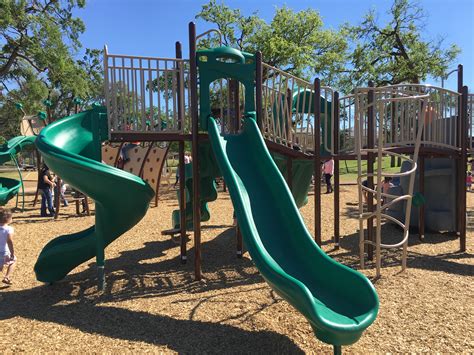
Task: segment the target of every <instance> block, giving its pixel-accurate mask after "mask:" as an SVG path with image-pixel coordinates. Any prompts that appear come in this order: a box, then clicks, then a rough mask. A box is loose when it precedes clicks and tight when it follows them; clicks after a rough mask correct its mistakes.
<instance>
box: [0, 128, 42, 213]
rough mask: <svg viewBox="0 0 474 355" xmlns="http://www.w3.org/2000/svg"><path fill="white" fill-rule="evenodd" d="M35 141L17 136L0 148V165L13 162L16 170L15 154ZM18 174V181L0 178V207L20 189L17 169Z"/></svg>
mask: <svg viewBox="0 0 474 355" xmlns="http://www.w3.org/2000/svg"><path fill="white" fill-rule="evenodd" d="M35 139H36V137H35V136H18V137H15V138H12V139H10V140H9V141H8V142H6V143H5V144H3V145H2V146H0V164H4V163H6V162H7V161H10V160H13V161H14V162H15V164H16V165H17V168H18V162H17V161H16V158H15V156H16V154H17V153H19V152H20V151H21V150H22V149H23V147H25V146H27V145H31V144H34V142H35ZM18 173H19V175H20V180H16V179H10V178H6V177H0V205H5V204H6V203H7V202H8V201H9V200H11V199H12V198H13V197H15V196H16V194H18V191H19V190H20V188H21V187H22V185H23V181H22V178H21V172H20V170H19V168H18Z"/></svg>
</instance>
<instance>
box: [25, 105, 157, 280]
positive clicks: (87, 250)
mask: <svg viewBox="0 0 474 355" xmlns="http://www.w3.org/2000/svg"><path fill="white" fill-rule="evenodd" d="M106 122H107V119H106V113H105V109H104V108H94V109H92V110H89V111H84V112H81V113H78V114H76V115H73V116H70V117H67V118H63V119H61V120H59V121H56V122H54V123H52V124H50V125H48V126H47V127H46V128H44V129H43V130H42V131H41V133H40V135H39V136H38V139H37V141H36V146H37V147H38V149H39V150H40V152H41V154H42V156H43V158H44V161H45V162H46V164H47V165H48V166H49V167H50V169H52V170H53V171H54V172H55V173H57V174H58V175H59V176H61V178H62V179H63V180H65V181H66V182H67V183H68V184H70V185H71V186H73V187H75V188H76V189H78V190H80V191H81V192H83V193H85V194H86V195H88V196H90V197H91V198H92V199H93V200H94V201H95V206H96V209H95V225H94V226H92V227H90V228H87V229H86V230H84V231H81V232H78V233H73V234H69V235H63V236H60V237H57V238H55V239H53V240H52V241H50V242H49V243H48V244H47V245H46V246H45V247H44V248H43V250H42V251H41V253H40V255H39V257H38V260H37V261H36V264H35V268H34V269H35V273H36V278H37V279H38V280H39V281H43V282H55V281H58V280H60V279H62V278H64V277H65V276H66V275H67V274H68V273H69V272H70V271H71V270H72V269H74V268H75V267H76V266H78V265H80V264H82V263H83V262H85V261H87V260H89V259H91V258H93V257H94V256H96V257H97V264H98V266H99V267H101V266H103V259H104V257H103V253H104V249H105V247H106V246H107V245H108V244H110V243H111V242H113V241H114V240H115V239H116V238H118V237H119V236H120V235H122V234H123V233H125V232H126V231H127V230H129V229H130V228H132V227H133V226H134V225H135V224H136V223H138V222H139V221H140V220H141V219H142V217H143V216H144V215H145V213H146V211H147V209H148V206H149V202H150V201H151V199H152V198H153V196H154V192H153V189H152V188H151V187H150V186H149V185H148V184H147V183H146V182H145V181H143V180H142V179H140V178H139V177H137V176H135V175H132V174H130V173H127V172H125V171H122V170H119V169H116V168H113V167H111V166H108V165H105V164H102V163H100V154H101V153H100V146H101V141H102V140H105V139H106V135H107V132H108V130H107V123H106ZM101 264H102V265H101Z"/></svg>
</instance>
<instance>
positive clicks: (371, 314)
mask: <svg viewBox="0 0 474 355" xmlns="http://www.w3.org/2000/svg"><path fill="white" fill-rule="evenodd" d="M208 129H209V137H210V140H211V143H212V146H213V149H214V152H215V155H216V158H217V161H218V164H219V167H220V169H221V171H222V173H223V175H224V178H225V181H226V183H227V185H228V187H229V192H230V195H231V198H232V202H233V204H234V208H235V211H236V214H237V219H238V222H239V226H240V227H241V231H242V235H243V238H244V241H245V245H246V247H247V249H248V251H249V253H250V255H251V257H252V260H253V261H254V263H255V265H256V266H257V268H258V270H259V271H260V273H261V275H262V276H263V278H264V279H265V280H266V281H267V282H268V284H269V285H270V286H271V287H272V288H273V289H274V290H275V291H276V292H277V293H278V294H279V295H280V296H281V297H283V298H284V299H286V300H287V301H288V302H289V303H290V304H291V305H293V306H294V307H295V308H296V309H297V310H298V311H299V312H301V313H302V314H303V315H304V316H305V317H306V319H307V320H308V321H309V322H310V324H311V326H312V328H313V330H314V332H315V335H316V337H317V338H318V339H320V340H322V341H324V342H326V343H329V344H333V345H335V346H337V347H338V346H341V345H349V344H353V343H355V342H356V341H357V340H358V339H359V338H360V337H361V335H362V332H363V331H364V330H365V329H366V328H367V327H368V326H369V325H371V324H372V322H373V321H374V320H375V318H376V316H377V312H378V307H379V302H378V296H377V293H376V291H375V289H374V287H373V285H372V284H371V283H370V281H369V280H368V279H367V278H366V277H365V276H364V275H362V274H361V273H359V272H357V271H355V270H352V269H350V268H349V267H346V266H344V265H342V264H339V263H337V262H336V261H334V260H333V259H332V258H330V257H329V256H328V255H326V254H325V253H324V252H323V251H322V250H321V249H320V248H319V247H318V246H317V244H316V243H315V242H314V240H313V238H312V237H311V234H310V233H309V231H308V230H307V229H306V226H305V224H304V222H303V220H302V218H301V215H300V214H299V212H298V208H297V207H296V204H295V201H294V199H293V198H292V196H291V192H290V191H289V189H288V187H287V185H286V183H285V180H284V179H283V176H282V175H281V173H280V172H279V170H278V168H277V166H276V165H275V163H274V162H273V160H272V158H271V156H270V153H269V152H268V150H267V148H266V146H265V143H264V141H263V139H262V136H261V134H260V131H259V129H258V126H257V124H256V123H255V121H254V119H253V118H250V117H247V118H245V121H244V129H243V131H242V132H241V133H240V134H238V135H227V136H220V134H219V129H218V126H217V124H216V122H215V120H214V119H213V118H209V125H208Z"/></svg>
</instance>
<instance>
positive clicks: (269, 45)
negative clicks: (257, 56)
mask: <svg viewBox="0 0 474 355" xmlns="http://www.w3.org/2000/svg"><path fill="white" fill-rule="evenodd" d="M196 18H198V19H202V20H204V21H206V22H209V23H212V24H214V25H216V26H217V29H218V30H219V31H220V32H221V33H222V42H223V45H226V46H232V47H235V48H238V49H240V50H242V51H246V52H250V53H255V52H256V51H258V50H260V51H262V54H263V58H264V61H265V62H266V63H267V64H269V65H271V66H274V67H277V68H279V69H282V70H285V71H287V72H289V73H291V74H294V75H296V76H301V77H303V78H306V79H309V78H310V77H312V76H314V75H315V74H317V75H319V76H321V77H322V78H324V82H325V84H331V83H332V82H333V81H334V79H335V75H334V74H335V73H337V72H338V71H341V70H342V68H343V66H344V63H345V58H344V55H341V53H344V52H345V50H346V48H347V43H346V40H345V39H344V37H343V36H342V33H341V32H337V31H333V30H326V29H324V28H323V21H322V19H321V16H320V15H319V13H318V12H317V11H315V10H312V9H307V10H304V11H299V12H294V11H293V10H292V9H289V8H287V7H282V8H278V9H276V12H275V15H274V16H273V19H272V20H271V22H270V23H266V22H265V21H264V20H263V19H261V18H259V17H258V14H257V13H256V12H255V13H253V14H252V15H250V16H245V15H243V14H242V13H241V11H240V10H238V9H231V8H229V7H228V6H226V5H225V4H224V3H221V4H218V3H217V1H216V0H210V1H209V3H208V4H205V5H203V6H202V9H201V11H200V12H199V13H198V14H197V16H196ZM209 44H216V37H215V36H214V37H213V38H211V40H210V41H209V40H208V41H204V42H202V43H201V45H202V46H208V45H209Z"/></svg>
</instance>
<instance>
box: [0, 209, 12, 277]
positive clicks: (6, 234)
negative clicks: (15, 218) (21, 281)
mask: <svg viewBox="0 0 474 355" xmlns="http://www.w3.org/2000/svg"><path fill="white" fill-rule="evenodd" d="M10 223H12V213H11V211H10V210H9V209H6V208H3V207H0V271H3V267H4V266H6V267H7V272H6V274H5V277H4V278H3V280H2V282H3V283H4V284H7V285H11V284H12V281H11V276H12V274H13V270H14V269H15V263H16V257H15V250H14V248H13V240H12V237H13V227H10V226H9V224H10Z"/></svg>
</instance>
